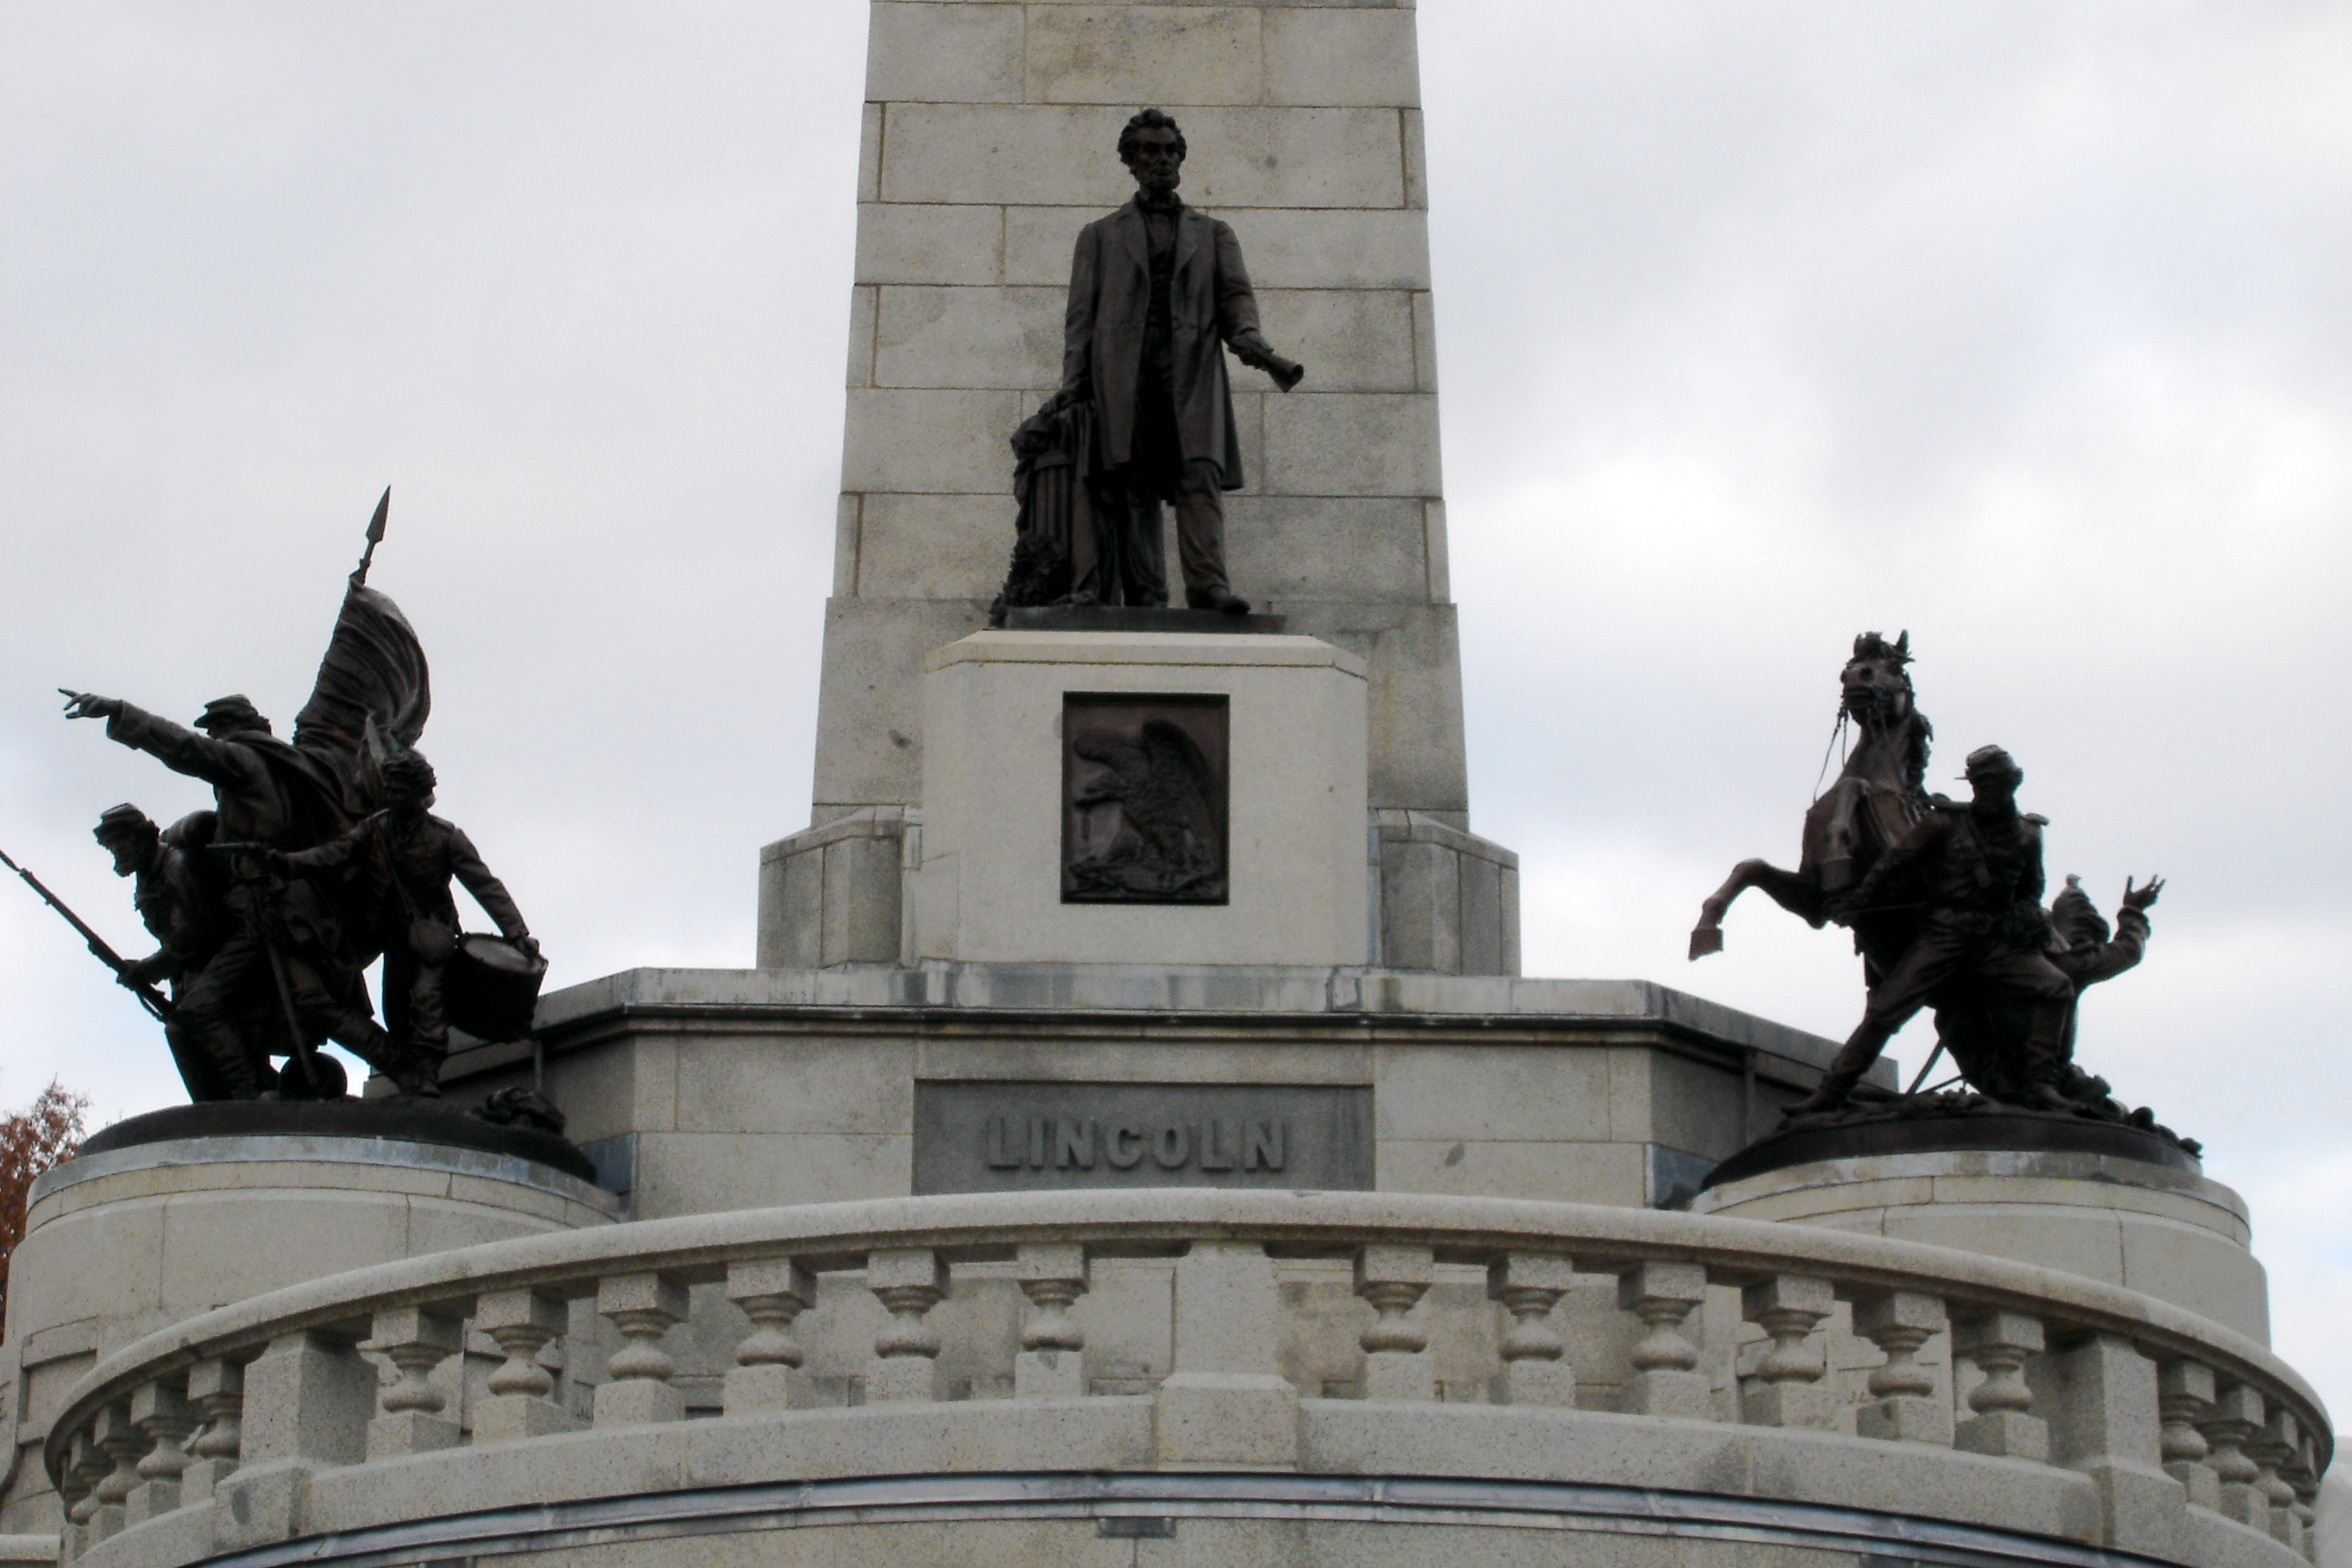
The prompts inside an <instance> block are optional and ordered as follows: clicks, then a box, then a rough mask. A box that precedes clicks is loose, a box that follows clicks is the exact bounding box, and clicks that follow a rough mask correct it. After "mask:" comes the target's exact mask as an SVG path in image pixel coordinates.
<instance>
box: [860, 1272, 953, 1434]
mask: <svg viewBox="0 0 2352 1568" xmlns="http://www.w3.org/2000/svg"><path fill="white" fill-rule="evenodd" d="M866 1289H869V1290H871V1291H873V1292H874V1294H875V1296H876V1298H877V1299H878V1300H880V1301H881V1303H882V1305H883V1306H884V1307H886V1308H887V1309H888V1310H889V1311H890V1321H888V1322H887V1323H885V1324H883V1325H882V1331H881V1332H879V1333H877V1334H876V1335H875V1336H874V1359H873V1361H872V1362H870V1363H867V1370H866V1402H867V1403H868V1404H874V1403H879V1402H884V1401H891V1400H906V1399H914V1400H935V1399H937V1398H939V1397H940V1367H939V1355H940V1335H939V1331H938V1330H937V1329H934V1328H932V1327H931V1325H930V1324H929V1323H927V1322H925V1321H923V1316H924V1314H925V1313H927V1312H929V1310H931V1309H932V1308H933V1307H936V1306H938V1305H939V1304H940V1301H942V1300H945V1299H946V1297H947V1293H948V1269H947V1265H946V1264H944V1263H942V1262H940V1257H939V1254H937V1253H935V1252H933V1251H932V1250H931V1249H930V1248H929V1247H877V1248H876V1249H875V1250H874V1251H873V1252H871V1253H869V1254H867V1255H866Z"/></svg>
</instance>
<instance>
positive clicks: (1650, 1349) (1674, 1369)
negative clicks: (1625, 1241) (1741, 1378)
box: [1617, 1263, 1716, 1421]
mask: <svg viewBox="0 0 2352 1568" xmlns="http://www.w3.org/2000/svg"><path fill="white" fill-rule="evenodd" d="M1705 1300H1706V1266H1705V1265H1703V1264H1697V1263H1636V1264H1634V1265H1633V1267H1631V1268H1626V1269H1624V1270H1622V1271H1621V1272H1620V1273H1619V1274H1618V1276H1617V1305H1618V1306H1619V1307H1621V1308H1622V1309H1623V1310H1626V1311H1628V1312H1631V1313H1633V1315H1634V1316H1635V1317H1637V1318H1639V1319H1641V1320H1642V1321H1643V1324H1644V1325H1646V1326H1647V1328H1648V1329H1649V1332H1647V1333H1645V1334H1643V1336H1642V1337H1641V1338H1640V1339H1638V1340H1636V1341H1635V1342H1633V1358H1632V1359H1633V1377H1632V1378H1630V1379H1629V1380H1627V1382H1626V1384H1625V1409H1626V1412H1627V1414H1629V1415H1671V1416H1678V1417H1680V1418H1682V1419H1684V1420H1687V1421H1712V1420H1713V1419H1715V1413H1716V1412H1715V1395H1714V1393H1713V1392H1712V1391H1711V1390H1710V1389H1709V1388H1708V1387H1707V1385H1706V1378H1705V1377H1704V1376H1702V1375H1701V1374H1700V1373H1699V1372H1698V1371H1697V1367H1698V1345H1697V1344H1696V1342H1694V1341H1693V1340H1692V1339H1691V1337H1690V1335H1689V1334H1688V1333H1686V1332H1685V1331H1684V1329H1683V1324H1684V1323H1685V1321H1687V1320H1688V1319H1689V1317H1690V1315H1691V1313H1692V1312H1693V1311H1694V1310H1696V1309H1697V1307H1698V1306H1699V1304H1700V1303H1701V1302H1703V1301H1705Z"/></svg>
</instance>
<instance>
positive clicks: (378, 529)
mask: <svg viewBox="0 0 2352 1568" xmlns="http://www.w3.org/2000/svg"><path fill="white" fill-rule="evenodd" d="M391 515H392V487H391V486H390V485H386V486H384V487H383V499H382V500H378V501H377V502H376V503H375V515H374V516H373V517H372V518H370V519H369V520H368V530H367V549H366V550H365V551H363V552H361V555H360V563H359V565H358V566H357V567H355V568H353V569H352V585H351V588H350V589H349V590H347V591H348V592H352V593H356V592H358V591H359V590H360V589H362V588H364V587H366V586H367V574H368V564H369V563H371V562H373V560H374V559H375V547H376V546H377V545H379V544H382V543H383V525H384V520H385V519H386V518H388V517H390V516H391Z"/></svg>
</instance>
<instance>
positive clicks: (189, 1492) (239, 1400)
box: [180, 1357, 245, 1503]
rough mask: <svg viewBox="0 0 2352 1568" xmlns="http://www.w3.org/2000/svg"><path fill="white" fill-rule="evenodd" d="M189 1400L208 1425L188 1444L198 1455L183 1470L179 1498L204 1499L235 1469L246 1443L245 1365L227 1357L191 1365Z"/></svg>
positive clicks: (191, 1451) (198, 1500)
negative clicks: (244, 1421)
mask: <svg viewBox="0 0 2352 1568" xmlns="http://www.w3.org/2000/svg"><path fill="white" fill-rule="evenodd" d="M188 1403H189V1404H190V1405H194V1407H195V1409H196V1411H197V1413H198V1414H199V1415H202V1416H203V1417H204V1422H205V1429H204V1430H203V1431H202V1432H199V1433H197V1434H196V1440H195V1441H194V1442H193V1443H191V1444H189V1445H188V1452H189V1453H191V1454H193V1455H194V1456H195V1458H194V1460H192V1461H191V1462H190V1464H189V1465H188V1468H186V1469H184V1470H182V1471H181V1472H180V1498H181V1500H182V1501H184V1502H190V1503H195V1502H202V1501H204V1500H205V1499H206V1498H209V1497H211V1496H212V1495H213V1492H214V1490H215V1489H216V1488H217V1487H218V1486H219V1485H220V1483H221V1482H222V1481H224V1480H226V1479H228V1478H229V1477H230V1476H232V1475H234V1474H236V1467H237V1464H238V1462H239V1455H240V1452H241V1450H242V1449H243V1448H244V1446H245V1430H244V1424H243V1419H242V1418H243V1415H244V1411H245V1368H244V1367H242V1366H240V1365H238V1364H237V1363H236V1362H233V1361H229V1360H226V1359H225V1358H218V1357H216V1358H215V1359H214V1360H211V1361H205V1362H198V1363H196V1364H195V1365H194V1366H193V1367H191V1368H189V1369H188Z"/></svg>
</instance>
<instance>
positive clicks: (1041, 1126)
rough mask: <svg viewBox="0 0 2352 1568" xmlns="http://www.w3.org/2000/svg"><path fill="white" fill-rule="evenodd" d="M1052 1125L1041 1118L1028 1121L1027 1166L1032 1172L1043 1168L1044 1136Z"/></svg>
mask: <svg viewBox="0 0 2352 1568" xmlns="http://www.w3.org/2000/svg"><path fill="white" fill-rule="evenodd" d="M1051 1126H1052V1123H1051V1122H1049V1121H1046V1120H1045V1118H1044V1117H1042V1116H1033V1117H1031V1118H1030V1119H1029V1165H1030V1168H1031V1169H1032V1170H1037V1171H1042V1170H1044V1169H1045V1134H1046V1131H1047V1130H1048V1129H1049V1128H1050V1127H1051Z"/></svg>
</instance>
